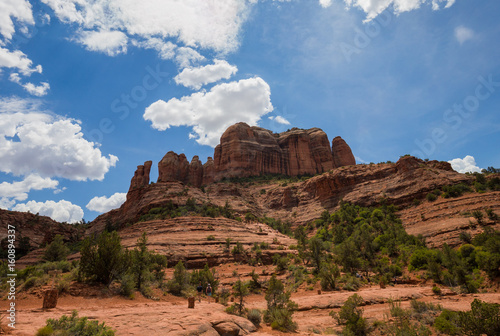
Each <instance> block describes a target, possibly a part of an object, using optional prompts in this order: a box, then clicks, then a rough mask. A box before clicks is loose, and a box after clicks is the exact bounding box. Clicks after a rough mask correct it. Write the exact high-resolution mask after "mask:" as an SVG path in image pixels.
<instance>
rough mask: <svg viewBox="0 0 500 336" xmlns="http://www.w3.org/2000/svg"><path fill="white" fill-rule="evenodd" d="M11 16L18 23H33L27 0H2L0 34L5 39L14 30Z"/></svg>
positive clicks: (8, 38) (10, 35) (0, 6)
mask: <svg viewBox="0 0 500 336" xmlns="http://www.w3.org/2000/svg"><path fill="white" fill-rule="evenodd" d="M13 18H15V20H16V22H17V23H18V24H29V25H33V24H35V21H34V20H33V13H32V11H31V4H30V3H29V1H27V0H2V1H1V2H0V34H1V35H2V36H3V37H4V38H5V39H6V40H10V39H11V38H12V35H13V34H14V32H15V27H14V20H13Z"/></svg>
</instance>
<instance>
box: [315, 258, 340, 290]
mask: <svg viewBox="0 0 500 336" xmlns="http://www.w3.org/2000/svg"><path fill="white" fill-rule="evenodd" d="M319 277H320V284H321V289H323V290H334V289H336V288H337V279H338V278H339V277H340V270H339V268H338V266H337V265H336V264H334V263H326V262H325V263H323V264H322V265H321V270H320V272H319Z"/></svg>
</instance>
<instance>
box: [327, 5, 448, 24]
mask: <svg viewBox="0 0 500 336" xmlns="http://www.w3.org/2000/svg"><path fill="white" fill-rule="evenodd" d="M344 1H345V3H346V4H347V6H350V7H359V8H361V9H362V10H363V11H364V12H365V13H366V14H367V17H366V19H367V21H370V20H372V19H374V18H375V17H377V15H379V14H380V13H382V12H383V11H384V10H386V9H387V8H389V7H390V6H392V7H393V9H394V12H395V13H396V14H400V13H403V12H408V11H411V10H415V9H418V8H420V6H421V5H422V4H424V3H429V2H430V3H431V4H432V8H433V9H434V10H436V9H439V3H441V2H444V3H446V5H445V8H449V7H451V6H452V5H453V4H454V3H455V0H344ZM322 2H328V1H324V0H320V3H322ZM323 7H325V6H323Z"/></svg>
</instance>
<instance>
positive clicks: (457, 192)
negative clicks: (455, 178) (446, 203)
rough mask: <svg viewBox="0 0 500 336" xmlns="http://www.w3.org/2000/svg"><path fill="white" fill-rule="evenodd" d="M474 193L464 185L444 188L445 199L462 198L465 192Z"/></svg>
mask: <svg viewBox="0 0 500 336" xmlns="http://www.w3.org/2000/svg"><path fill="white" fill-rule="evenodd" d="M470 191H472V190H471V188H470V187H469V186H468V185H465V184H463V183H459V184H455V185H452V186H444V187H443V192H444V193H443V197H444V198H450V197H460V196H462V195H463V194H464V193H465V192H470Z"/></svg>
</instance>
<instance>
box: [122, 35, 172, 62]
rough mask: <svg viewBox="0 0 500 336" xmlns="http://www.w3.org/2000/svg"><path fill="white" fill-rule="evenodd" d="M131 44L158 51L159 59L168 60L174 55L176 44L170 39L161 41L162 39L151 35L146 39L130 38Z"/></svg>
mask: <svg viewBox="0 0 500 336" xmlns="http://www.w3.org/2000/svg"><path fill="white" fill-rule="evenodd" d="M131 43H132V45H134V46H136V47H138V48H144V49H154V50H156V51H157V52H158V56H159V57H160V58H161V59H164V60H168V59H173V58H174V57H175V50H176V48H177V45H175V44H174V43H172V42H170V41H166V42H165V41H163V40H162V39H159V38H156V37H152V38H150V39H148V40H146V41H137V40H131Z"/></svg>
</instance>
